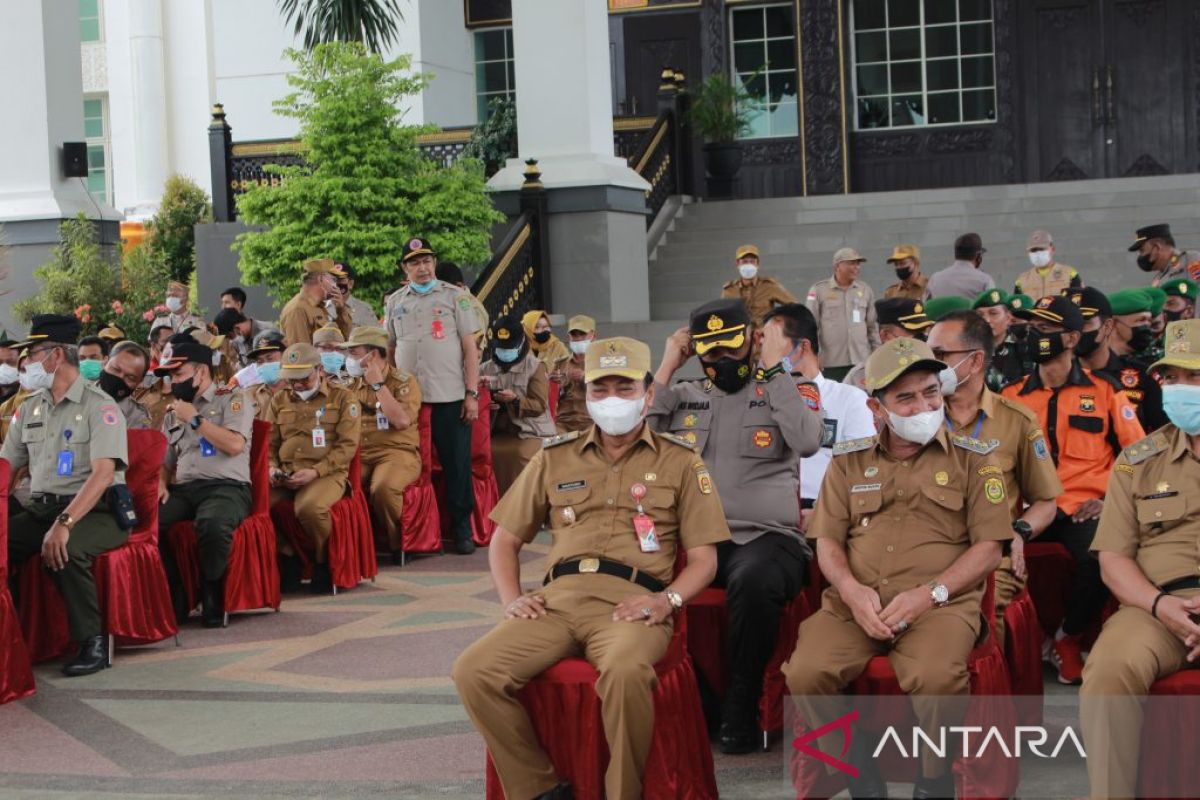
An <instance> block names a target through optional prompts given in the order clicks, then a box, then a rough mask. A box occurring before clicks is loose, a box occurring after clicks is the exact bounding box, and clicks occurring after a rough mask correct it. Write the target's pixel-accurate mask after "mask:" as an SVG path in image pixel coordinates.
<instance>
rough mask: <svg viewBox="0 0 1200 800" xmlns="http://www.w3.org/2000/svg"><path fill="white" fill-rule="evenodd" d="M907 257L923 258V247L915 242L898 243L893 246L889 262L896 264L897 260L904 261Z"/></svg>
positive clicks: (888, 258)
mask: <svg viewBox="0 0 1200 800" xmlns="http://www.w3.org/2000/svg"><path fill="white" fill-rule="evenodd" d="M906 258H916V259H920V258H921V248H919V247H917V246H916V245H915V244H898V245H896V246H895V247H894V248H892V254H891V255H890V256H888V257H887V262H888V263H889V264H894V263H895V262H897V261H903V260H904V259H906Z"/></svg>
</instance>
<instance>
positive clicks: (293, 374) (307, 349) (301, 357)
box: [279, 342, 321, 381]
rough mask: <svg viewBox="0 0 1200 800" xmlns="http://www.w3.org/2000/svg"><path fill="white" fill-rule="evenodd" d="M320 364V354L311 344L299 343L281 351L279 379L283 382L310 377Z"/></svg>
mask: <svg viewBox="0 0 1200 800" xmlns="http://www.w3.org/2000/svg"><path fill="white" fill-rule="evenodd" d="M320 363H321V353H320V352H319V351H318V350H317V348H315V347H313V346H312V345H311V344H305V343H304V342H300V343H299V344H294V345H292V346H291V347H289V348H288V349H287V350H284V351H283V362H282V363H281V364H280V366H279V377H280V378H281V379H283V380H285V381H298V380H300V379H302V378H307V377H308V376H309V375H312V373H313V370H315V369H316V368H317V366H318V365H319V364H320Z"/></svg>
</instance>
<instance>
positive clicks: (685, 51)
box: [624, 12, 701, 116]
mask: <svg viewBox="0 0 1200 800" xmlns="http://www.w3.org/2000/svg"><path fill="white" fill-rule="evenodd" d="M663 67H672V68H673V69H679V70H683V72H684V73H685V75H686V78H687V83H688V85H689V86H695V85H696V82H697V81H699V80H700V77H701V75H700V15H699V14H697V13H695V12H687V13H676V14H654V13H647V12H639V13H632V14H626V15H625V92H626V95H627V96H626V97H625V98H624V100H625V113H626V114H629V115H631V116H655V115H656V114H657V113H658V86H659V82H660V81H659V79H660V76H661V73H662V69H663Z"/></svg>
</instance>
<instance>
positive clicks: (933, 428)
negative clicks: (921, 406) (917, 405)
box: [888, 408, 946, 445]
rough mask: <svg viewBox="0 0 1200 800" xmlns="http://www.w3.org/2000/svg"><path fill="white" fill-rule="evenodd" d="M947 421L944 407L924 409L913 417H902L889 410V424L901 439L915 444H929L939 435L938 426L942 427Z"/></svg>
mask: <svg viewBox="0 0 1200 800" xmlns="http://www.w3.org/2000/svg"><path fill="white" fill-rule="evenodd" d="M945 421H946V412H945V409H944V408H938V409H937V410H936V411H922V412H921V413H920V414H913V415H912V416H911V417H901V416H900V415H898V414H895V413H893V412H891V411H889V412H888V426H889V427H890V428H891V429H892V430H893V431H894V432H895V434H896V435H897V436H899V437H900V438H901V439H904V440H905V441H907V442H912V443H913V444H920V445H925V444H929V443H930V442H931V441H933V437H934V436H937V432H938V428H940V427H942V423H944V422H945Z"/></svg>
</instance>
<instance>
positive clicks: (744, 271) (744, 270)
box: [738, 263, 758, 281]
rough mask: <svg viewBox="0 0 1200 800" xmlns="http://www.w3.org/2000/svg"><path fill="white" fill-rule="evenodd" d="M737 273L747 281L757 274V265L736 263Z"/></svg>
mask: <svg viewBox="0 0 1200 800" xmlns="http://www.w3.org/2000/svg"><path fill="white" fill-rule="evenodd" d="M738 274H739V275H741V276H742V277H743V278H745V279H746V280H748V281H749V280H753V279H754V278H755V276H757V275H758V265H757V264H750V263H744V264H738Z"/></svg>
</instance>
